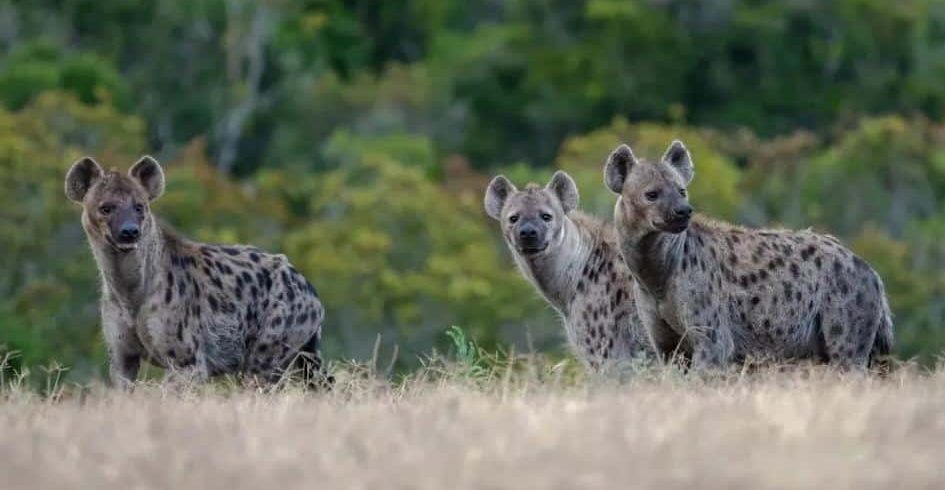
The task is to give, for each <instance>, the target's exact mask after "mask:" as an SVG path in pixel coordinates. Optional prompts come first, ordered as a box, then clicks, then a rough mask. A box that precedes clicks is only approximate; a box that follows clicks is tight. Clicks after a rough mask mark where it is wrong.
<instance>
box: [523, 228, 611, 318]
mask: <svg viewBox="0 0 945 490" xmlns="http://www.w3.org/2000/svg"><path fill="white" fill-rule="evenodd" d="M593 248H594V244H593V238H592V237H591V234H590V233H589V232H588V230H586V229H584V228H583V227H581V226H578V225H577V224H576V223H575V222H574V221H573V220H571V219H570V218H568V217H567V216H565V217H564V223H563V224H562V226H561V231H560V233H559V234H558V236H557V237H555V238H554V239H553V241H552V243H550V244H549V245H548V251H547V252H545V253H543V254H541V255H538V256H535V257H526V256H523V255H521V254H519V253H518V252H516V253H514V255H515V260H516V262H517V263H518V266H519V268H520V269H521V270H522V272H523V273H524V274H525V276H526V278H528V280H529V281H530V282H531V283H532V284H534V285H535V287H536V288H537V289H538V290H539V291H540V292H541V294H542V295H543V296H544V297H545V299H547V300H548V302H549V303H551V305H552V306H554V307H555V308H556V309H557V310H558V311H561V312H564V311H567V308H568V305H570V303H571V301H572V300H573V299H574V296H575V284H576V282H577V280H578V279H579V277H580V275H581V270H582V269H583V267H584V263H585V262H587V260H588V257H589V256H590V254H591V250H592V249H593Z"/></svg>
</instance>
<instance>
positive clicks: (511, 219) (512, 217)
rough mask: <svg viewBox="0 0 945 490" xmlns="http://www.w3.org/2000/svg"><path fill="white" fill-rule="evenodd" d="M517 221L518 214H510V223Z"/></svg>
mask: <svg viewBox="0 0 945 490" xmlns="http://www.w3.org/2000/svg"><path fill="white" fill-rule="evenodd" d="M516 221H518V215H517V214H513V215H512V216H509V223H515V222H516Z"/></svg>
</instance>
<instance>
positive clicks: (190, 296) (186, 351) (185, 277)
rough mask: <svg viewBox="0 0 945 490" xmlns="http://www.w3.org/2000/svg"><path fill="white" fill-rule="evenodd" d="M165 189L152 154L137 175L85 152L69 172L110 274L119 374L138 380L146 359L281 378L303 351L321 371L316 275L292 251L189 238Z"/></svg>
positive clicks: (117, 379) (112, 353)
mask: <svg viewBox="0 0 945 490" xmlns="http://www.w3.org/2000/svg"><path fill="white" fill-rule="evenodd" d="M163 189H164V177H163V171H162V170H161V167H160V165H159V164H158V163H157V162H156V161H154V160H153V159H151V158H150V157H145V158H143V159H141V160H140V161H139V162H138V163H137V164H135V166H134V167H132V169H131V170H130V171H129V173H128V174H127V175H124V174H121V173H119V172H117V171H114V170H111V171H107V172H106V171H104V170H102V169H101V167H99V165H98V164H97V163H96V162H95V161H94V160H92V159H91V158H85V159H82V160H80V161H78V162H76V163H75V164H74V165H73V167H72V169H71V170H70V171H69V174H68V176H67V178H66V194H67V196H68V197H69V198H70V199H71V200H73V201H75V202H78V203H81V204H82V208H83V211H82V225H83V228H84V229H85V232H86V235H87V237H88V240H89V244H90V245H91V248H92V253H93V254H94V256H95V260H96V262H97V264H98V267H99V271H100V273H101V277H102V301H101V311H102V327H103V330H104V334H105V341H106V343H107V346H108V354H109V360H110V374H111V378H112V380H113V382H114V383H115V384H117V385H120V386H129V385H130V384H131V383H133V382H134V380H135V378H136V376H137V373H138V369H139V365H140V362H141V361H142V360H147V361H149V362H151V363H153V364H155V365H157V366H160V367H163V368H166V369H168V370H169V371H170V373H171V375H172V376H186V377H189V378H192V379H195V380H197V381H202V380H206V379H207V378H209V377H212V376H215V375H221V374H228V373H245V374H248V375H251V376H254V377H256V378H257V379H260V380H263V381H266V382H271V381H274V380H276V379H277V378H279V377H280V375H281V374H282V373H283V372H284V370H285V369H286V368H287V367H289V365H290V363H291V362H292V361H293V359H295V358H296V357H297V356H298V355H299V353H300V352H302V353H303V356H301V357H302V358H304V359H306V360H307V361H308V363H307V364H308V366H307V367H308V368H309V369H310V370H312V371H314V372H318V371H320V368H321V363H322V360H321V356H320V353H319V340H320V338H321V324H322V320H323V319H324V315H325V313H324V309H323V307H322V304H321V302H320V300H319V298H318V293H317V292H316V291H315V288H314V287H313V286H312V285H311V283H309V282H308V281H307V280H306V279H305V278H304V277H303V276H302V275H301V274H300V273H299V272H298V271H297V270H296V269H295V268H294V267H293V266H292V264H290V263H289V261H288V260H287V259H286V257H285V256H283V255H275V254H270V253H266V252H263V251H261V250H259V249H257V248H254V247H249V246H222V245H208V244H203V243H198V242H193V241H190V240H187V239H184V238H182V237H179V236H178V235H176V234H175V233H174V232H173V231H172V230H171V229H170V228H168V227H167V226H164V225H162V224H160V223H159V222H158V221H157V219H156V218H155V217H154V215H152V214H151V212H150V207H149V203H150V202H152V201H154V200H155V199H157V198H158V197H160V195H161V193H162V192H163ZM134 228H136V229H137V230H138V233H139V237H138V238H137V239H135V240H132V239H131V236H130V234H128V233H126V232H127V231H128V230H129V229H134ZM126 235H127V236H126Z"/></svg>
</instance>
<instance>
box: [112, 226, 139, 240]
mask: <svg viewBox="0 0 945 490" xmlns="http://www.w3.org/2000/svg"><path fill="white" fill-rule="evenodd" d="M138 238H141V227H140V226H138V224H137V223H124V224H122V225H121V228H120V229H119V230H118V241H119V242H120V243H134V242H137V241H138Z"/></svg>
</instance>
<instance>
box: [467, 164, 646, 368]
mask: <svg viewBox="0 0 945 490" xmlns="http://www.w3.org/2000/svg"><path fill="white" fill-rule="evenodd" d="M577 204H578V190H577V186H576V185H575V184H574V181H573V180H572V179H571V177H570V176H568V175H567V174H566V173H564V172H561V171H559V172H557V173H555V175H554V176H553V177H552V179H551V181H550V182H549V183H548V185H547V186H545V187H541V186H539V185H537V184H529V185H527V186H526V187H525V188H524V189H522V190H518V189H517V188H516V187H515V186H514V185H513V184H512V183H511V182H510V181H509V180H508V179H506V178H505V177H504V176H501V175H500V176H498V177H496V178H494V179H493V180H492V182H491V183H490V184H489V187H488V189H487V190H486V195H485V207H486V211H487V213H488V214H489V215H490V216H491V217H493V218H495V219H496V220H498V221H499V222H500V224H501V227H502V235H503V237H504V238H505V242H506V244H507V245H508V247H509V249H510V250H511V252H512V256H513V257H514V259H515V263H516V264H517V265H518V268H519V270H520V271H521V272H522V274H523V275H524V276H525V278H526V279H527V280H528V281H529V282H531V283H532V285H533V286H535V288H536V289H538V291H539V292H540V293H541V294H542V296H544V298H545V299H546V300H547V301H548V303H549V304H551V305H552V307H554V308H555V310H556V311H557V312H558V313H559V314H560V315H561V316H562V318H563V320H564V326H565V331H566V334H567V337H568V341H569V343H570V344H571V347H572V349H573V350H574V352H575V354H576V355H577V356H578V357H579V358H580V359H581V360H582V361H583V362H584V363H585V365H587V366H588V367H590V368H591V369H594V370H599V369H602V368H604V367H606V366H609V365H611V364H613V363H618V362H621V361H627V360H629V359H631V358H634V357H640V356H645V355H647V354H650V355H652V354H653V351H652V349H651V348H650V342H649V341H648V339H647V337H646V333H645V332H644V330H643V327H642V325H641V323H640V320H639V318H638V316H637V312H636V307H635V306H634V300H633V295H632V292H631V290H632V279H631V278H630V274H629V271H628V270H627V269H626V266H625V265H624V264H623V261H622V260H620V257H619V256H618V251H617V241H616V240H617V239H616V234H615V232H614V228H613V225H609V224H605V223H603V222H601V221H599V220H596V219H594V218H592V217H590V216H587V215H585V214H582V213H580V212H578V211H576V210H575V208H576V207H577Z"/></svg>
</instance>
